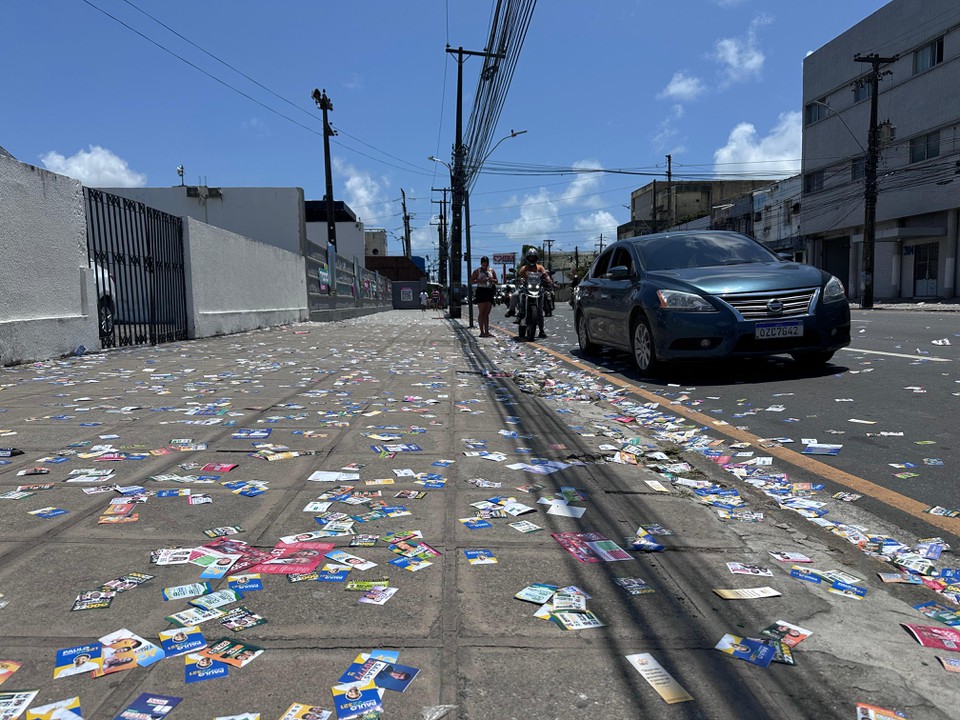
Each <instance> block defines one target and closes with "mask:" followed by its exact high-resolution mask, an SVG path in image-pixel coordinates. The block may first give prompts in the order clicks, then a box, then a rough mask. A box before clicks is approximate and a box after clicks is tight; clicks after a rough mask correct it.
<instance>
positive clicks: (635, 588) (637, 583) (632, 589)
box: [613, 577, 655, 595]
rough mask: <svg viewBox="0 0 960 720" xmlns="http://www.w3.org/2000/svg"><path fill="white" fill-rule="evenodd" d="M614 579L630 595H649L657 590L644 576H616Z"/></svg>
mask: <svg viewBox="0 0 960 720" xmlns="http://www.w3.org/2000/svg"><path fill="white" fill-rule="evenodd" d="M613 581H614V582H615V583H616V584H617V585H619V586H620V587H622V588H623V589H624V590H625V591H626V592H627V593H628V594H630V595H647V594H649V593H652V592H655V590H654V589H653V588H652V587H650V586H649V585H647V583H646V581H645V580H643V579H642V578H628V577H616V578H614V579H613Z"/></svg>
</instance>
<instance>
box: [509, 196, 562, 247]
mask: <svg viewBox="0 0 960 720" xmlns="http://www.w3.org/2000/svg"><path fill="white" fill-rule="evenodd" d="M557 215H558V212H557V204H556V202H555V201H554V200H553V199H552V198H551V197H550V192H549V191H548V190H547V189H546V188H540V190H539V191H538V192H537V193H536V194H535V195H527V196H525V197H524V198H523V201H522V202H521V205H520V216H519V217H518V218H517V219H516V220H511V221H510V222H506V223H501V224H500V225H495V226H494V227H493V229H494V231H496V232H500V233H503V234H504V235H506V236H507V237H508V238H509V239H510V240H511V241H512V242H515V243H517V244H522V243H527V242H528V243H533V242H536V241H537V239H538V238H539V239H543V238H546V237H550V233H552V232H553V231H554V230H556V229H557V228H559V227H560V220H559V218H558V217H557Z"/></svg>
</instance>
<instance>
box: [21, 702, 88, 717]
mask: <svg viewBox="0 0 960 720" xmlns="http://www.w3.org/2000/svg"><path fill="white" fill-rule="evenodd" d="M25 720H83V713H82V712H81V711H80V698H79V697H72V698H67V699H66V700H59V701H57V702H53V703H49V704H47V705H37V706H34V707H32V708H30V709H29V710H27V716H26V718H25Z"/></svg>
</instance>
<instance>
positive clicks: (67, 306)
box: [0, 154, 100, 365]
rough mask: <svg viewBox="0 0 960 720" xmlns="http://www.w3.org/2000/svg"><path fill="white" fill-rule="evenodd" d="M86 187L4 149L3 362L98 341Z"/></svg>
mask: <svg viewBox="0 0 960 720" xmlns="http://www.w3.org/2000/svg"><path fill="white" fill-rule="evenodd" d="M95 296H96V289H95V282H94V275H93V271H92V270H91V269H90V268H89V267H88V266H87V242H86V221H85V218H84V212H83V188H82V186H81V185H80V183H79V182H77V181H76V180H71V179H70V178H67V177H64V176H62V175H57V174H56V173H52V172H48V171H46V170H41V169H40V168H36V167H33V166H32V165H25V164H23V163H20V162H18V161H16V160H14V159H13V158H11V157H8V156H5V155H2V154H0V365H11V364H14V363H21V362H28V361H31V360H42V359H47V358H51V357H59V356H61V355H66V354H68V353H71V352H73V351H75V350H76V349H77V347H78V346H81V345H83V346H85V347H86V348H88V349H90V350H96V349H99V347H100V341H99V334H98V332H97V304H96V297H95Z"/></svg>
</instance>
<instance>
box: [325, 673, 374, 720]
mask: <svg viewBox="0 0 960 720" xmlns="http://www.w3.org/2000/svg"><path fill="white" fill-rule="evenodd" d="M331 690H332V692H333V709H334V711H335V712H336V713H337V720H355V719H356V720H360V719H361V718H368V717H373V718H376V717H380V716H379V714H378V713H381V712H383V705H382V702H381V700H380V693H381V690H380V689H379V688H377V686H376V685H375V684H374V683H373V681H372V680H371V681H370V682H368V683H366V684H363V685H361V684H359V683H346V684H344V685H334V686H333V688H331Z"/></svg>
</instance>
